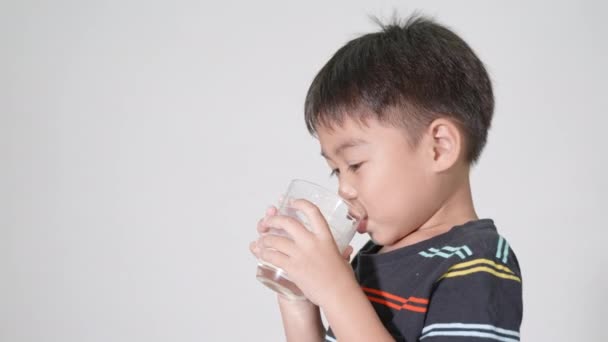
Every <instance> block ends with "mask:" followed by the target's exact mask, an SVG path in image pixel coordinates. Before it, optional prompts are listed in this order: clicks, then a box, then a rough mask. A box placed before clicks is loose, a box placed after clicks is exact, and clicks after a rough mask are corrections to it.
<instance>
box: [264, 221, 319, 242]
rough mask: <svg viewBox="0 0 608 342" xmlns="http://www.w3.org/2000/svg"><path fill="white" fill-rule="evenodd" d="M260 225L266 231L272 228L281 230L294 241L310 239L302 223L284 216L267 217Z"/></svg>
mask: <svg viewBox="0 0 608 342" xmlns="http://www.w3.org/2000/svg"><path fill="white" fill-rule="evenodd" d="M262 225H264V226H266V227H267V228H266V231H268V230H270V229H272V228H274V229H282V230H284V231H285V233H287V235H288V236H290V237H291V238H292V239H293V240H295V241H300V240H302V239H307V238H309V237H310V234H311V233H310V232H309V231H308V229H306V227H304V225H303V224H302V222H300V221H298V220H297V219H295V218H293V217H291V216H285V215H275V216H270V217H267V218H266V219H265V220H264V222H262Z"/></svg>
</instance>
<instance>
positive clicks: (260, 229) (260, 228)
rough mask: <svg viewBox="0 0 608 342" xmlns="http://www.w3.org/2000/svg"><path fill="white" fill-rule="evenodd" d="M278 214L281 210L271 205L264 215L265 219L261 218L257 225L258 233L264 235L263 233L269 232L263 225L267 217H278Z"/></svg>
mask: <svg viewBox="0 0 608 342" xmlns="http://www.w3.org/2000/svg"><path fill="white" fill-rule="evenodd" d="M278 212H279V210H278V209H277V208H276V207H275V206H272V205H271V206H269V207H268V208H266V212H265V213H264V217H263V218H261V219H260V220H259V221H258V224H257V227H256V228H257V231H258V233H260V234H263V233H266V232H268V227H266V226H264V225H263V222H264V219H266V218H267V217H270V216H274V215H277V214H278Z"/></svg>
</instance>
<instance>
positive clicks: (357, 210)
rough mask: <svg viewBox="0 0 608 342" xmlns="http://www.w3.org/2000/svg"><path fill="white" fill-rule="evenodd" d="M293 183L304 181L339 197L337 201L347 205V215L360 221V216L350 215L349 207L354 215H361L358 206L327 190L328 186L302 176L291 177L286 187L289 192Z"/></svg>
mask: <svg viewBox="0 0 608 342" xmlns="http://www.w3.org/2000/svg"><path fill="white" fill-rule="evenodd" d="M293 183H305V184H308V185H312V186H314V187H315V188H318V189H321V190H323V192H326V193H327V194H329V195H331V196H335V197H337V198H338V199H339V201H341V202H343V203H344V204H346V206H347V207H348V209H349V210H348V212H349V215H348V216H350V217H351V218H352V219H353V220H355V221H361V218H360V217H356V216H355V217H353V215H351V209H352V210H354V211H355V212H356V213H355V214H356V215H359V216H360V215H362V213H360V211H361V210H360V209H359V208H357V207H356V206H355V205H353V204H352V203H351V202H350V201H348V200H346V199H344V198H343V197H342V196H340V195H339V194H337V193H335V192H333V191H331V190H329V189H328V188H326V187H324V186H322V185H320V184H317V183H315V182H311V181H309V180H306V179H302V178H293V179H292V180H291V181H290V182H289V187H288V189H287V190H288V192H289V189H290V188H291V185H292V184H293Z"/></svg>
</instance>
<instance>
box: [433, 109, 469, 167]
mask: <svg viewBox="0 0 608 342" xmlns="http://www.w3.org/2000/svg"><path fill="white" fill-rule="evenodd" d="M427 135H428V137H429V143H430V146H429V147H430V148H429V149H428V151H429V152H430V154H431V157H432V160H430V162H431V164H432V170H433V171H434V172H443V171H446V170H448V169H450V168H451V167H452V166H454V165H455V164H456V163H457V162H458V159H459V157H460V153H461V151H462V149H463V138H462V135H461V133H460V130H459V129H458V126H457V125H456V124H455V123H454V122H452V121H451V120H449V119H445V118H440V119H436V120H434V121H433V122H431V124H430V125H429V127H428V130H427Z"/></svg>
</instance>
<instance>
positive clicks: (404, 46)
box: [304, 15, 494, 163]
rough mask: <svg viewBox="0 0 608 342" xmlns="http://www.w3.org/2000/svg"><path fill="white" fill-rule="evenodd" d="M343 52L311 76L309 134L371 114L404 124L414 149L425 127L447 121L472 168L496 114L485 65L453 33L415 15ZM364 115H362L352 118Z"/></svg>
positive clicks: (307, 116) (306, 110)
mask: <svg viewBox="0 0 608 342" xmlns="http://www.w3.org/2000/svg"><path fill="white" fill-rule="evenodd" d="M376 22H377V23H378V24H379V25H380V26H381V30H380V31H379V32H375V33H369V34H365V35H363V36H361V37H358V38H356V39H353V40H351V41H349V42H348V43H347V44H346V45H344V46H343V47H341V48H340V49H339V50H338V51H337V52H336V53H335V54H334V55H333V56H332V57H331V59H330V60H329V61H328V62H327V63H326V64H325V66H323V68H321V70H320V71H319V73H318V74H317V75H316V77H315V78H314V80H313V82H312V84H311V85H310V88H309V89H308V94H307V96H306V101H305V108H304V113H305V120H306V126H307V128H308V131H309V132H310V133H311V134H312V135H316V130H317V127H318V126H319V125H324V126H326V127H332V125H333V124H336V123H337V124H338V125H339V124H341V123H342V122H343V120H344V118H345V116H349V117H352V116H356V115H359V116H362V115H363V116H362V117H357V119H360V120H363V121H364V120H365V118H366V117H367V116H369V115H374V116H376V117H377V118H378V119H379V120H380V121H383V122H389V123H392V124H394V125H401V126H403V127H405V128H406V130H407V132H408V133H409V134H408V136H409V138H410V142H411V143H412V144H414V145H416V144H417V143H418V141H419V139H420V137H421V136H422V132H423V129H424V128H425V127H427V126H428V124H430V123H431V122H432V121H433V120H435V119H437V118H440V117H444V118H448V119H450V120H452V121H453V122H455V123H456V124H457V126H458V127H459V128H460V129H461V131H462V132H463V134H464V136H465V148H466V154H465V157H466V159H467V161H468V162H470V163H474V162H475V161H476V160H477V159H478V158H479V155H480V154H481V151H482V149H483V147H484V145H485V143H486V140H487V135H488V130H489V128H490V125H491V121H492V115H493V111H494V96H493V93H492V84H491V82H490V78H489V76H488V73H487V71H486V69H485V68H484V66H483V63H482V62H481V61H480V60H479V58H478V57H477V56H476V55H475V53H474V52H473V50H472V49H471V48H470V47H469V46H468V45H467V43H466V42H465V41H464V40H462V39H461V38H460V37H459V36H458V35H456V34H455V33H454V32H452V31H451V30H450V29H448V28H446V27H444V26H442V25H440V24H438V23H436V22H435V21H433V20H432V19H429V18H427V17H424V16H420V15H414V16H411V17H410V18H408V19H406V20H405V21H403V22H401V23H400V22H399V21H398V20H397V19H393V22H391V23H390V24H388V25H384V24H382V23H380V22H379V21H377V20H376ZM356 113H367V114H356Z"/></svg>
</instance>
